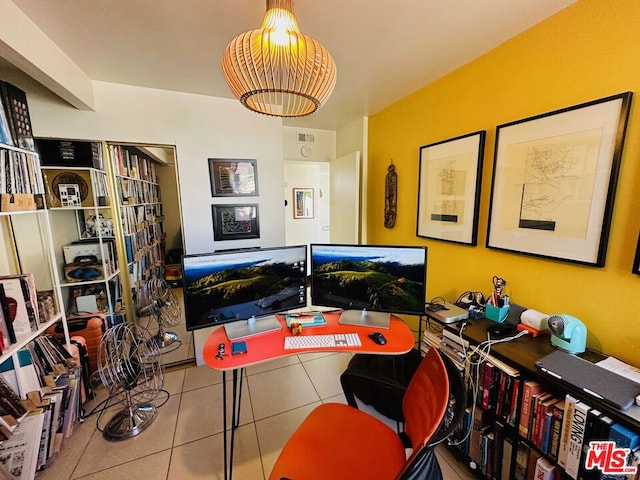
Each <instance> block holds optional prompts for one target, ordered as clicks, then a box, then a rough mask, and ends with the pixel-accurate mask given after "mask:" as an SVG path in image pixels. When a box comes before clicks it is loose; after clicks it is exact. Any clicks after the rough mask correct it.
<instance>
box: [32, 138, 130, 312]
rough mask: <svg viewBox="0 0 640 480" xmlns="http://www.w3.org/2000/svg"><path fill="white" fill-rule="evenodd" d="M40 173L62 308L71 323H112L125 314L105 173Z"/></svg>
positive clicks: (61, 169) (62, 170) (95, 170)
mask: <svg viewBox="0 0 640 480" xmlns="http://www.w3.org/2000/svg"><path fill="white" fill-rule="evenodd" d="M37 141H38V144H39V145H42V144H43V142H46V141H48V140H41V139H38V140H37ZM98 145H100V144H98ZM50 162H51V160H48V163H50ZM42 170H43V175H44V177H45V185H46V187H47V205H48V206H49V212H50V213H49V216H50V220H51V225H52V230H53V232H54V245H55V248H56V251H55V255H56V264H57V267H58V272H59V278H60V287H61V288H62V291H63V297H64V298H63V301H64V304H63V305H64V309H65V311H66V312H67V315H68V316H69V317H70V318H71V317H73V316H74V315H77V314H80V315H82V314H86V313H97V312H99V313H104V314H106V315H107V318H108V319H109V320H110V321H114V316H115V315H117V314H119V312H120V311H121V309H122V306H121V305H122V285H121V280H120V266H119V262H118V257H117V254H116V247H115V235H114V227H113V225H114V218H115V219H117V218H118V217H117V215H116V214H115V212H114V209H113V205H112V202H111V200H110V199H111V197H112V196H111V195H110V194H109V189H108V185H107V173H106V171H105V170H101V169H98V168H93V167H74V168H71V167H67V166H58V167H52V166H45V167H42ZM69 190H70V191H71V195H70V194H69V193H68V192H69Z"/></svg>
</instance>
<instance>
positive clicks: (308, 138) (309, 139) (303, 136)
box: [298, 133, 316, 143]
mask: <svg viewBox="0 0 640 480" xmlns="http://www.w3.org/2000/svg"><path fill="white" fill-rule="evenodd" d="M315 141H316V137H314V136H313V135H312V134H310V133H298V143H313V142H315Z"/></svg>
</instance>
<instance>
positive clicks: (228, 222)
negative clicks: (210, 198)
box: [211, 204, 260, 241]
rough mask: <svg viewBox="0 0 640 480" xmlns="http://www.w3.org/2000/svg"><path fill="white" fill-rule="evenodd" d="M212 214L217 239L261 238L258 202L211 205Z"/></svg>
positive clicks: (214, 236)
mask: <svg viewBox="0 0 640 480" xmlns="http://www.w3.org/2000/svg"><path fill="white" fill-rule="evenodd" d="M211 215H212V217H213V239H214V240H215V241H222V240H239V239H248V238H260V221H259V217H258V205H257V204H225V205H211Z"/></svg>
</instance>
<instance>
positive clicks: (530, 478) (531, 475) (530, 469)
mask: <svg viewBox="0 0 640 480" xmlns="http://www.w3.org/2000/svg"><path fill="white" fill-rule="evenodd" d="M541 458H544V457H543V456H542V454H541V453H540V452H539V451H537V450H536V449H535V448H529V455H528V457H527V473H526V477H525V478H526V479H527V480H535V478H536V477H535V475H536V465H537V464H538V460H539V459H541Z"/></svg>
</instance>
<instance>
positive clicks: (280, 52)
mask: <svg viewBox="0 0 640 480" xmlns="http://www.w3.org/2000/svg"><path fill="white" fill-rule="evenodd" d="M222 71H223V73H224V76H225V79H226V80H227V83H228V84H229V87H230V88H231V91H232V92H233V94H234V95H235V96H236V97H237V98H238V100H240V102H242V104H243V105H244V106H245V107H247V108H248V109H250V110H253V111H255V112H258V113H264V114H266V115H273V116H278V117H302V116H304V115H309V114H311V113H313V112H315V111H316V110H318V108H320V107H321V106H322V105H323V104H324V103H325V102H326V100H327V99H328V98H329V95H331V92H332V91H333V87H334V86H335V84H336V65H335V62H334V61H333V58H332V57H331V54H329V52H328V51H327V50H326V49H325V48H324V47H323V46H322V45H321V44H320V43H319V42H317V41H316V40H314V39H313V38H311V37H309V36H308V35H304V34H303V33H300V31H299V29H298V24H297V22H296V19H295V17H294V16H293V1H292V0H267V12H266V14H265V16H264V20H263V21H262V26H261V28H259V29H257V30H251V31H249V32H245V33H242V34H240V35H238V36H237V37H236V38H234V39H233V40H231V42H229V44H228V45H227V48H226V49H225V51H224V55H223V57H222Z"/></svg>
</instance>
